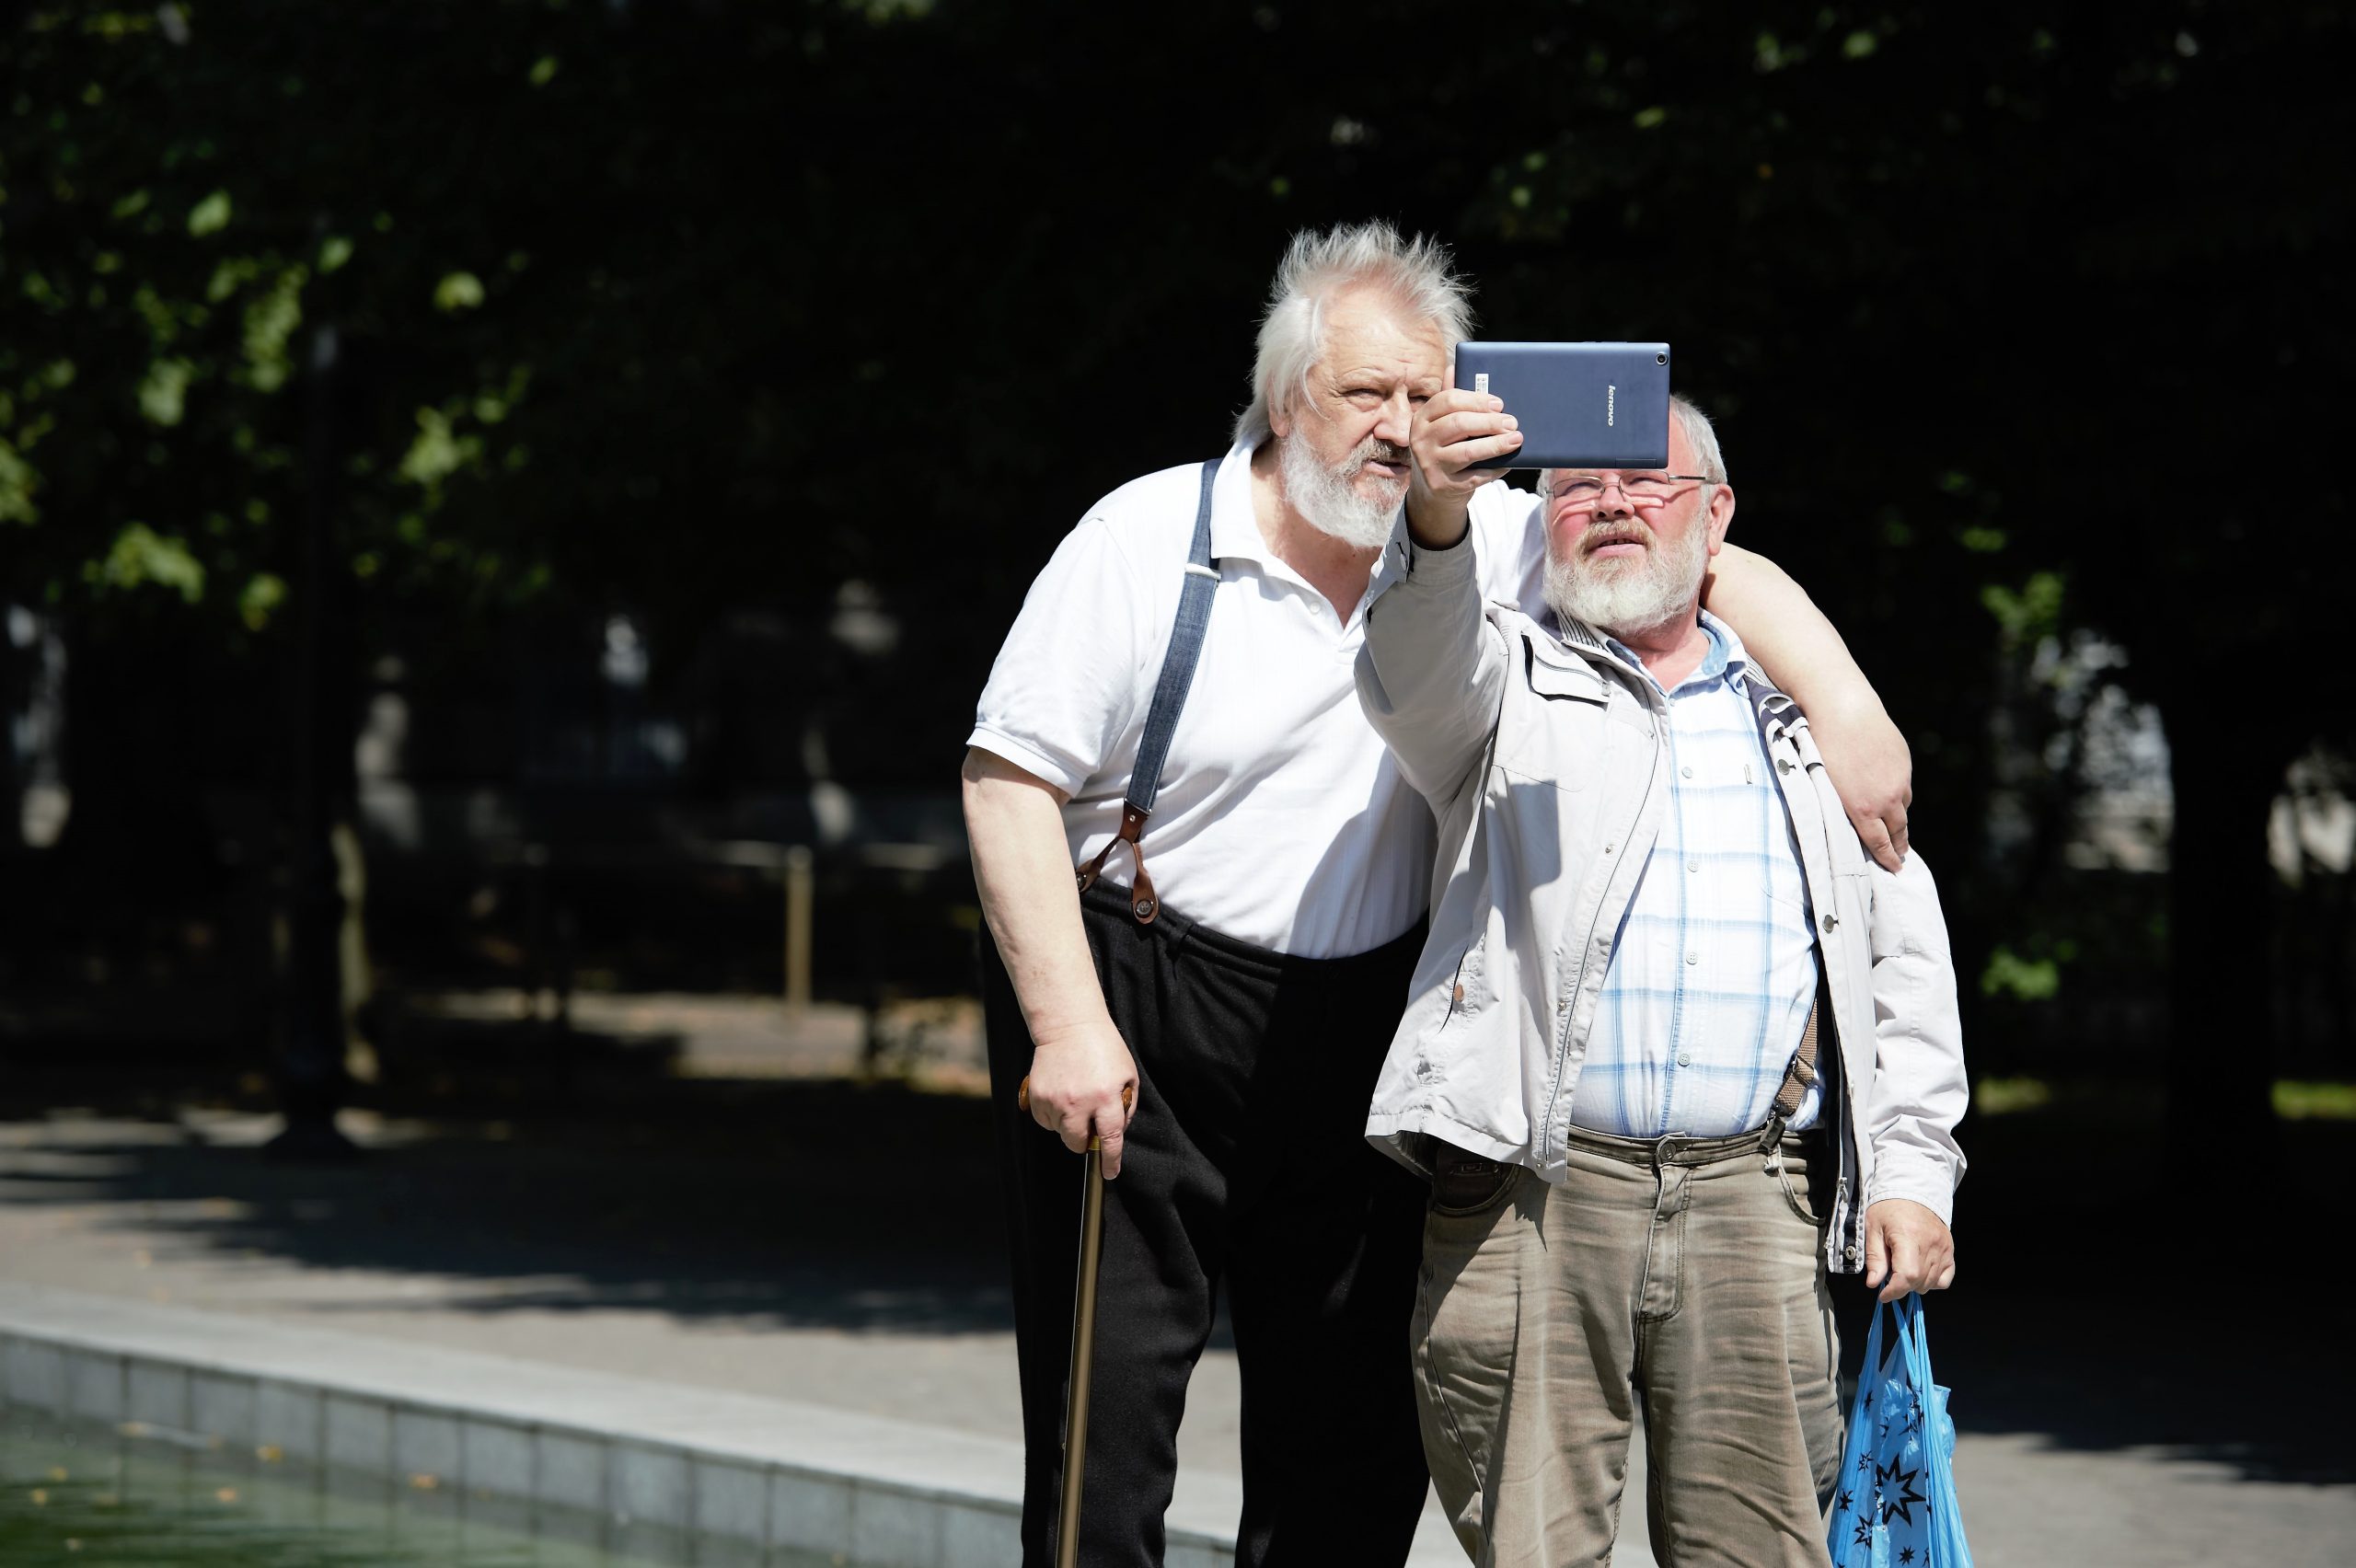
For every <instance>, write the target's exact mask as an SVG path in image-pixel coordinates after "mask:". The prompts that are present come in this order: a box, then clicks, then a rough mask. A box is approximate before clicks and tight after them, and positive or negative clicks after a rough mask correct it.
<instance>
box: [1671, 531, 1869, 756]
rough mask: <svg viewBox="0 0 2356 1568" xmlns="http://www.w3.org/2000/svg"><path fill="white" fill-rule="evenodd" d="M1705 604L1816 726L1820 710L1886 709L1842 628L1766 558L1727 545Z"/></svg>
mask: <svg viewBox="0 0 2356 1568" xmlns="http://www.w3.org/2000/svg"><path fill="white" fill-rule="evenodd" d="M1703 604H1704V605H1707V606H1708V608H1709V611H1710V613H1711V614H1712V615H1714V616H1716V617H1718V618H1719V619H1720V620H1722V621H1724V622H1726V623H1727V625H1728V626H1730V627H1732V628H1734V629H1735V635H1736V636H1738V637H1739V638H1741V639H1742V643H1743V646H1744V648H1746V649H1748V650H1749V651H1750V656H1751V657H1752V658H1754V659H1756V660H1757V661H1758V662H1759V665H1760V668H1761V669H1763V670H1765V671H1766V672H1767V678H1768V679H1769V680H1772V681H1773V682H1774V683H1775V684H1776V685H1777V686H1781V687H1782V688H1783V689H1784V692H1785V693H1786V694H1788V695H1789V696H1790V698H1791V699H1792V700H1793V701H1794V702H1796V703H1798V704H1799V705H1800V709H1801V711H1802V712H1805V713H1807V714H1808V715H1809V717H1810V719H1811V720H1813V719H1814V717H1815V715H1816V714H1817V713H1818V712H1819V710H1820V709H1822V710H1830V709H1840V710H1842V711H1843V712H1855V711H1865V710H1868V709H1869V710H1870V711H1872V712H1875V713H1879V712H1880V711H1881V698H1879V697H1878V696H1877V695H1876V693H1875V691H1874V688H1873V684H1872V683H1871V682H1870V681H1868V680H1866V679H1865V671H1864V670H1862V669H1860V668H1859V667H1858V665H1857V662H1856V660H1855V659H1854V657H1852V656H1851V654H1850V652H1849V645H1848V644H1847V643H1845V642H1843V641H1842V640H1841V633H1840V631H1839V629H1838V628H1835V627H1834V626H1833V624H1832V622H1831V620H1830V619H1828V618H1827V617H1826V616H1825V614H1824V612H1823V611H1822V610H1819V609H1818V608H1817V607H1816V601H1815V600H1813V599H1811V598H1809V597H1808V596H1807V590H1806V589H1804V588H1802V587H1801V586H1800V585H1799V584H1798V583H1797V582H1794V581H1793V580H1792V577H1791V574H1790V573H1789V572H1786V571H1784V569H1783V568H1782V567H1780V566H1777V565H1776V564H1775V563H1774V562H1773V561H1772V560H1769V559H1767V558H1766V557H1765V556H1761V555H1754V554H1752V553H1751V552H1750V551H1749V550H1746V549H1743V548H1740V547H1739V546H1737V545H1726V546H1723V547H1721V548H1719V551H1718V554H1717V557H1716V559H1715V560H1713V561H1712V562H1711V567H1710V575H1709V578H1708V580H1707V583H1706V586H1705V588H1704V598H1703Z"/></svg>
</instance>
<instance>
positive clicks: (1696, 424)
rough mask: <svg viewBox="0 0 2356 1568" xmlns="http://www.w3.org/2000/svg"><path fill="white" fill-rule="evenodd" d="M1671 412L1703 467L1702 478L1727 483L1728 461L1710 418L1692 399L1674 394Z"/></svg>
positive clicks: (1671, 397) (1716, 482) (1671, 401)
mask: <svg viewBox="0 0 2356 1568" xmlns="http://www.w3.org/2000/svg"><path fill="white" fill-rule="evenodd" d="M1669 412H1670V413H1672V414H1674V415H1676V416H1677V427H1678V428H1679V429H1680V430H1681V431H1683V432H1685V444H1687V445H1688V446H1691V447H1692V448H1693V455H1694V457H1695V458H1696V459H1698V460H1699V461H1700V463H1701V465H1702V477H1703V478H1705V479H1707V480H1709V481H1710V482H1711V483H1712V484H1714V485H1722V484H1724V483H1726V482H1727V460H1726V458H1725V457H1724V456H1723V455H1721V454H1720V453H1719V451H1718V432H1717V431H1716V430H1715V428H1713V427H1712V426H1711V424H1710V416H1709V415H1707V414H1705V413H1703V411H1702V410H1701V409H1699V408H1697V407H1696V406H1695V405H1694V403H1693V400H1692V398H1682V397H1678V396H1676V395H1674V394H1672V395H1671V396H1670V398H1669Z"/></svg>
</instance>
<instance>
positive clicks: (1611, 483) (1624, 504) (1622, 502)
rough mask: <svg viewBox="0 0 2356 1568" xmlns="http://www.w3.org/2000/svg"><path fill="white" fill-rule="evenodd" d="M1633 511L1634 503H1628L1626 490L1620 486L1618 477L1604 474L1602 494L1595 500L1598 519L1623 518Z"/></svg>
mask: <svg viewBox="0 0 2356 1568" xmlns="http://www.w3.org/2000/svg"><path fill="white" fill-rule="evenodd" d="M1634 510H1635V506H1634V503H1633V502H1630V501H1629V499H1628V491H1627V489H1626V487H1625V486H1623V485H1622V484H1621V482H1620V476H1619V475H1617V474H1606V475H1605V476H1604V477H1603V493H1602V494H1601V495H1600V496H1597V497H1596V498H1595V514H1596V515H1597V516H1598V517H1625V516H1628V515H1629V514H1630V513H1633V512H1634Z"/></svg>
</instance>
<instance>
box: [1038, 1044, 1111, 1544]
mask: <svg viewBox="0 0 2356 1568" xmlns="http://www.w3.org/2000/svg"><path fill="white" fill-rule="evenodd" d="M1135 1091H1136V1086H1135V1085H1133V1084H1123V1085H1122V1086H1121V1109H1122V1110H1123V1111H1126V1110H1128V1108H1129V1103H1130V1097H1131V1095H1132V1094H1134V1093H1135ZM1014 1102H1015V1104H1016V1105H1017V1106H1019V1107H1021V1108H1022V1110H1023V1111H1025V1112H1028V1111H1029V1110H1030V1109H1031V1079H1030V1078H1029V1077H1028V1076H1025V1077H1024V1078H1023V1079H1022V1083H1021V1084H1020V1085H1018V1086H1017V1087H1016V1089H1015V1091H1014ZM1103 1149H1104V1140H1103V1138H1102V1137H1099V1136H1095V1135H1094V1134H1091V1135H1090V1136H1089V1139H1088V1156H1087V1159H1088V1169H1087V1170H1086V1172H1085V1173H1084V1174H1083V1175H1082V1176H1081V1178H1080V1183H1081V1185H1080V1286H1079V1291H1078V1294H1077V1296H1076V1297H1075V1299H1074V1300H1073V1303H1072V1312H1071V1374H1070V1377H1069V1378H1068V1379H1067V1381H1066V1384H1065V1390H1066V1392H1065V1400H1066V1402H1065V1405H1064V1467H1063V1469H1064V1473H1063V1508H1062V1512H1061V1513H1060V1515H1059V1516H1058V1523H1057V1527H1056V1568H1079V1563H1080V1471H1081V1470H1084V1469H1085V1468H1086V1467H1087V1462H1088V1380H1089V1375H1090V1373H1091V1372H1092V1371H1093V1370H1094V1369H1095V1362H1096V1262H1097V1258H1098V1257H1099V1255H1100V1254H1101V1253H1102V1252H1103V1247H1104V1171H1103V1167H1102V1166H1101V1164H1100V1163H1099V1162H1100V1161H1101V1160H1102V1159H1103Z"/></svg>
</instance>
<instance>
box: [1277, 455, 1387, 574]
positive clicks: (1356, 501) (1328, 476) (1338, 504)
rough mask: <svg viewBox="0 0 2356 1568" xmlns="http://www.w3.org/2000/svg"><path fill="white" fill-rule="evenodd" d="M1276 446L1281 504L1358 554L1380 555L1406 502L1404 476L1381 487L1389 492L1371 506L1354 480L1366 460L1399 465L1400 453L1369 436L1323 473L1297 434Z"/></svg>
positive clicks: (1320, 465)
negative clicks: (1392, 461)
mask: <svg viewBox="0 0 2356 1568" xmlns="http://www.w3.org/2000/svg"><path fill="white" fill-rule="evenodd" d="M1277 446H1278V448H1279V449H1280V450H1279V451H1278V453H1277V457H1278V460H1279V463H1280V464H1281V467H1282V472H1283V475H1284V481H1285V501H1286V502H1288V504H1289V505H1290V506H1291V507H1292V509H1293V510H1294V511H1295V512H1298V513H1300V514H1301V516H1302V517H1303V518H1304V519H1306V520H1307V522H1308V524H1309V525H1310V526H1311V527H1312V528H1314V529H1316V530H1317V531H1318V532H1319V533H1321V534H1327V535H1331V536H1333V537H1334V538H1336V539H1339V540H1341V541H1342V543H1344V544H1345V545H1349V546H1351V547H1353V548H1357V549H1362V550H1379V549H1380V548H1382V547H1383V546H1385V545H1387V544H1389V543H1390V542H1391V524H1392V519H1393V518H1394V517H1396V516H1397V515H1398V513H1399V503H1400V502H1403V501H1404V500H1406V499H1407V479H1406V477H1405V476H1404V475H1402V476H1401V477H1400V478H1398V479H1396V480H1394V481H1392V482H1390V483H1387V484H1385V485H1384V486H1383V487H1382V488H1383V489H1384V490H1386V491H1389V492H1391V493H1390V494H1389V495H1388V497H1387V498H1384V499H1377V500H1374V501H1369V500H1368V499H1367V498H1366V497H1365V496H1363V495H1360V494H1359V493H1358V491H1357V487H1356V484H1355V481H1356V480H1357V477H1358V475H1359V473H1360V472H1361V471H1362V470H1363V469H1364V468H1365V467H1366V465H1367V460H1368V459H1369V458H1371V457H1376V456H1386V457H1387V456H1389V455H1392V454H1394V453H1396V455H1398V457H1399V458H1400V459H1401V460H1404V459H1405V456H1406V454H1405V453H1403V452H1397V449H1396V448H1394V447H1392V445H1391V444H1390V443H1388V442H1384V441H1378V440H1376V439H1375V438H1374V437H1373V436H1370V435H1369V436H1368V437H1367V438H1366V439H1365V440H1364V441H1361V442H1359V443H1358V444H1357V446H1356V447H1354V448H1352V449H1351V451H1350V455H1348V456H1346V457H1345V458H1343V459H1342V461H1341V462H1340V463H1339V464H1338V465H1336V466H1335V467H1331V468H1328V467H1325V465H1324V464H1322V463H1321V462H1319V461H1318V460H1317V454H1316V453H1314V452H1311V450H1310V449H1309V443H1308V442H1306V441H1304V440H1302V439H1301V438H1300V436H1299V433H1298V432H1296V433H1294V434H1292V435H1288V436H1285V437H1283V438H1282V439H1281V440H1279V441H1278V442H1277Z"/></svg>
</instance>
